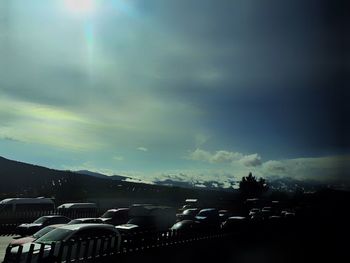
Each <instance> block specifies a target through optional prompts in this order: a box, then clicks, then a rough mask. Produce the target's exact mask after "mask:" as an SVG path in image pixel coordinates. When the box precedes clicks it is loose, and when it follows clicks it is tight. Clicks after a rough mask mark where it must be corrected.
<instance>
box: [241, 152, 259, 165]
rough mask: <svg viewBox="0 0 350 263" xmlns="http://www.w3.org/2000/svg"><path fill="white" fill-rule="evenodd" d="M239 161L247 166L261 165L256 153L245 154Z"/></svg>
mask: <svg viewBox="0 0 350 263" xmlns="http://www.w3.org/2000/svg"><path fill="white" fill-rule="evenodd" d="M239 161H240V162H241V163H242V164H244V165H245V166H247V167H255V166H259V165H261V157H260V155H259V154H257V153H254V154H249V155H245V156H243V157H242V158H241V159H240V160H239Z"/></svg>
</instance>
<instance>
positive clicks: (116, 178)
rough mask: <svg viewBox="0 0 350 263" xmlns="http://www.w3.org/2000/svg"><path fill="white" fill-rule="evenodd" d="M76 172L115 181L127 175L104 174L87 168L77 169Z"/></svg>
mask: <svg viewBox="0 0 350 263" xmlns="http://www.w3.org/2000/svg"><path fill="white" fill-rule="evenodd" d="M75 172H76V173H78V174H85V175H89V176H94V177H97V178H103V179H112V180H117V181H123V180H126V179H127V178H130V177H127V176H122V175H105V174H101V173H96V172H91V171H89V170H79V171H75Z"/></svg>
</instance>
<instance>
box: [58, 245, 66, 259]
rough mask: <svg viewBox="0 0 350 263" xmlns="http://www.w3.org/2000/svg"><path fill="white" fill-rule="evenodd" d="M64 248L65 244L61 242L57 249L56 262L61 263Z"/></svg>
mask: <svg viewBox="0 0 350 263" xmlns="http://www.w3.org/2000/svg"><path fill="white" fill-rule="evenodd" d="M64 246H65V242H64V241H61V243H60V247H59V250H58V255H57V261H58V262H61V261H62V256H63V249H64Z"/></svg>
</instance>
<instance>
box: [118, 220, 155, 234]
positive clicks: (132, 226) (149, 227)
mask: <svg viewBox="0 0 350 263" xmlns="http://www.w3.org/2000/svg"><path fill="white" fill-rule="evenodd" d="M116 229H118V230H119V231H120V232H121V233H123V234H130V233H133V232H140V231H151V232H154V231H156V230H157V229H158V226H157V222H156V219H155V218H154V217H153V216H138V217H134V218H132V219H130V220H129V221H128V222H127V223H126V224H122V225H118V226H116Z"/></svg>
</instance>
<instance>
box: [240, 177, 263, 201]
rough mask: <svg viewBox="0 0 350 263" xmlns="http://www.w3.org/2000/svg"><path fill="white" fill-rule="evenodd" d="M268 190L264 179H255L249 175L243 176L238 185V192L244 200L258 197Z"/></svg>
mask: <svg viewBox="0 0 350 263" xmlns="http://www.w3.org/2000/svg"><path fill="white" fill-rule="evenodd" d="M268 189H269V187H268V185H267V183H266V181H265V179H264V178H259V179H258V180H257V178H256V177H255V176H253V175H252V173H249V175H248V176H243V177H242V180H241V181H240V183H239V191H240V192H241V194H242V196H243V197H244V198H247V197H260V196H261V195H262V194H263V193H265V192H266V191H267V190H268Z"/></svg>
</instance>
